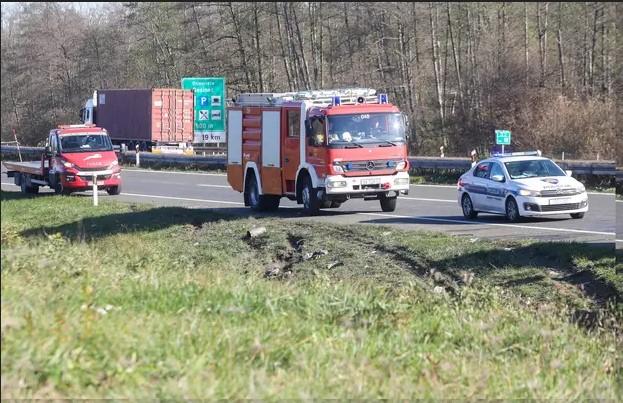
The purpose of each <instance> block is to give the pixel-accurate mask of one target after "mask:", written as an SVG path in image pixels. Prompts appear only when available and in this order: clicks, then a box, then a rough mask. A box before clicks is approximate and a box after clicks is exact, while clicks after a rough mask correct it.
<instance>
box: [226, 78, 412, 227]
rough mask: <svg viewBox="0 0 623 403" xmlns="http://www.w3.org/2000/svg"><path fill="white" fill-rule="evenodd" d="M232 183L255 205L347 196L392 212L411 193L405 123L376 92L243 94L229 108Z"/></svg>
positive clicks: (332, 201)
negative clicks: (375, 203)
mask: <svg viewBox="0 0 623 403" xmlns="http://www.w3.org/2000/svg"><path fill="white" fill-rule="evenodd" d="M227 122H228V126H227V180H228V182H229V184H230V185H231V187H232V188H233V189H235V190H237V191H239V192H242V193H243V194H244V203H245V205H246V206H250V207H251V208H253V209H255V210H274V209H277V208H278V207H279V201H280V199H281V198H282V197H287V198H289V199H291V200H296V201H297V202H298V204H302V205H303V208H304V210H305V212H306V213H307V214H309V215H315V214H317V213H318V211H319V209H321V208H336V207H339V206H340V205H341V204H342V203H344V202H345V201H347V200H348V199H353V198H363V199H364V200H379V201H380V205H381V209H382V210H383V211H394V210H395V208H396V200H397V197H398V195H399V194H408V191H409V173H408V170H409V161H408V159H407V144H406V125H407V120H406V118H405V116H404V115H403V114H402V113H401V112H400V110H399V109H398V108H397V107H396V106H394V105H392V104H390V103H389V102H388V99H387V95H386V94H378V95H377V94H376V91H375V90H373V89H363V88H359V89H343V90H322V91H301V92H290V93H245V94H240V95H239V96H238V97H236V98H235V99H234V100H233V105H232V106H230V107H229V108H228V120H227Z"/></svg>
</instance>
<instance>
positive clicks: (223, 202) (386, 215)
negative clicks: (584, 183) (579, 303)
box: [2, 182, 623, 242]
mask: <svg viewBox="0 0 623 403" xmlns="http://www.w3.org/2000/svg"><path fill="white" fill-rule="evenodd" d="M2 184H3V185H11V186H17V185H15V184H14V183H5V182H2ZM121 195H122V196H137V197H149V198H154V199H169V200H185V201H196V202H202V203H216V204H233V205H237V206H241V205H244V203H242V202H230V201H221V200H207V199H192V198H188V197H172V196H157V195H144V194H138V193H125V192H123V193H121ZM453 202H454V201H453ZM282 208H297V207H295V206H282ZM355 214H357V215H365V216H374V217H391V218H411V219H417V220H425V221H437V222H448V223H460V224H472V225H477V224H480V225H488V226H496V227H511V228H523V229H535V230H545V231H558V232H573V233H578V234H593V235H613V236H614V235H615V233H614V232H600V231H586V230H577V229H567V228H550V227H536V226H531V225H515V224H498V223H485V222H479V221H473V222H472V221H466V220H452V219H448V218H431V217H418V216H406V215H397V214H382V213H355ZM616 241H617V242H623V240H620V239H617V240H616Z"/></svg>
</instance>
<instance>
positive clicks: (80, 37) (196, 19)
mask: <svg viewBox="0 0 623 403" xmlns="http://www.w3.org/2000/svg"><path fill="white" fill-rule="evenodd" d="M14 6H15V7H11V8H10V9H8V8H6V7H5V6H4V5H3V9H2V37H1V74H2V80H1V83H2V84H1V108H2V112H1V114H2V116H1V118H2V125H1V134H2V141H11V140H13V130H15V132H16V135H17V138H18V140H19V141H20V143H22V144H24V145H36V144H37V143H39V142H40V141H41V140H42V139H43V138H44V137H45V136H46V135H47V132H48V131H49V129H50V128H51V127H54V126H55V125H57V124H61V123H78V111H79V109H80V108H81V107H82V105H83V103H84V101H85V100H86V99H87V98H88V97H90V96H91V95H92V93H93V90H95V89H103V88H152V87H176V88H179V87H180V81H181V79H182V77H192V76H195V77H210V76H223V77H225V78H226V80H227V86H228V97H232V96H235V95H236V94H238V93H240V92H247V91H262V92H281V91H292V90H302V89H323V88H334V87H346V86H357V87H371V88H375V89H376V90H377V91H381V92H387V93H388V94H389V96H390V101H391V102H393V103H396V104H397V105H398V106H399V107H400V108H401V110H403V111H404V112H405V113H406V114H407V115H408V116H409V119H410V123H411V125H410V128H411V130H414V131H415V136H411V144H410V148H411V149H410V152H411V154H414V155H439V147H440V146H442V145H443V146H444V148H445V155H446V156H467V155H468V153H469V151H470V150H472V149H474V148H476V149H477V150H478V151H479V152H480V154H481V155H482V154H486V153H487V152H488V151H489V149H490V148H491V146H492V143H493V142H494V134H493V133H494V130H495V129H508V130H511V131H512V135H513V148H514V149H515V150H526V149H537V148H538V149H541V150H542V151H543V152H544V153H545V154H546V155H553V156H555V157H558V158H559V157H560V155H561V153H562V152H563V151H564V152H565V155H566V158H584V159H596V158H598V157H599V158H600V159H614V158H615V151H616V150H617V146H618V147H619V152H618V155H621V154H622V153H621V151H623V144H622V142H623V141H622V140H621V139H620V135H619V133H620V131H621V130H620V127H621V126H620V124H618V123H619V121H620V117H619V116H620V112H619V110H620V105H621V100H622V94H623V87H622V86H623V84H622V80H621V76H622V73H623V71H622V67H621V64H622V63H621V61H622V60H623V58H622V55H621V54H622V52H623V50H622V49H623V46H621V43H622V41H621V25H622V21H621V19H622V17H621V16H622V10H623V6H621V5H620V4H617V3H597V2H582V3H554V2H535V3H386V2H383V3H380V2H378V3H364V2H350V3H349V2H341V3H319V2H299V3H294V2H291V3H286V2H279V3H262V2H256V3H231V2H230V3H211V2H197V3H184V2H171V3H106V4H102V5H101V6H99V7H94V8H90V9H89V10H86V11H85V10H81V11H78V10H77V9H76V8H75V7H72V5H71V4H68V3H20V4H14ZM617 136H619V140H618V141H617ZM619 165H620V164H619Z"/></svg>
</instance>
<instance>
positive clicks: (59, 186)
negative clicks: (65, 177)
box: [54, 178, 71, 196]
mask: <svg viewBox="0 0 623 403" xmlns="http://www.w3.org/2000/svg"><path fill="white" fill-rule="evenodd" d="M54 193H56V194H57V195H65V196H69V195H70V194H71V190H69V189H67V188H66V187H65V186H63V183H62V182H61V179H60V178H57V179H56V184H55V185H54Z"/></svg>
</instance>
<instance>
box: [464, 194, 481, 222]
mask: <svg viewBox="0 0 623 403" xmlns="http://www.w3.org/2000/svg"><path fill="white" fill-rule="evenodd" d="M461 207H462V208H463V216H464V217H465V218H476V217H478V212H477V211H475V210H474V205H473V204H472V199H471V198H470V197H469V195H467V194H465V195H463V198H462V199H461Z"/></svg>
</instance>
